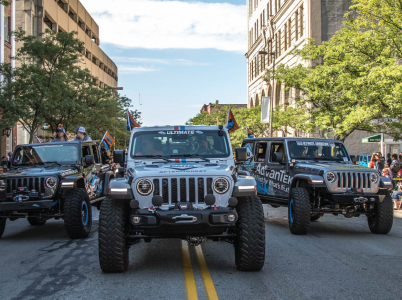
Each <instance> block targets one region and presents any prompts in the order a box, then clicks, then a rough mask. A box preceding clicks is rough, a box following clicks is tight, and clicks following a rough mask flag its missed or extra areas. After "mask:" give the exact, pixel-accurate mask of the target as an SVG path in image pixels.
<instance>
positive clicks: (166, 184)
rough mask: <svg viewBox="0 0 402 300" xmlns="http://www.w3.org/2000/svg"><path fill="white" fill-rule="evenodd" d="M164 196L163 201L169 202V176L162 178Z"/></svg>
mask: <svg viewBox="0 0 402 300" xmlns="http://www.w3.org/2000/svg"><path fill="white" fill-rule="evenodd" d="M162 198H163V203H169V182H168V180H167V178H163V179H162Z"/></svg>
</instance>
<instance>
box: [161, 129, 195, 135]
mask: <svg viewBox="0 0 402 300" xmlns="http://www.w3.org/2000/svg"><path fill="white" fill-rule="evenodd" d="M167 134H194V130H183V131H176V130H175V131H168V132H167Z"/></svg>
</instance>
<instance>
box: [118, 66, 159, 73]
mask: <svg viewBox="0 0 402 300" xmlns="http://www.w3.org/2000/svg"><path fill="white" fill-rule="evenodd" d="M118 68H119V74H133V73H142V72H154V71H157V70H156V69H154V68H147V67H120V66H119V67H118Z"/></svg>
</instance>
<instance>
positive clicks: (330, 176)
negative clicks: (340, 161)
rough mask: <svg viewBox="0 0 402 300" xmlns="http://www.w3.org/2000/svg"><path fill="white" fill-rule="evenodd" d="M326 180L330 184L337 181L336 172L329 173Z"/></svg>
mask: <svg viewBox="0 0 402 300" xmlns="http://www.w3.org/2000/svg"><path fill="white" fill-rule="evenodd" d="M326 178H327V181H328V182H329V183H333V182H335V181H336V175H335V173H334V172H328V173H327V175H326Z"/></svg>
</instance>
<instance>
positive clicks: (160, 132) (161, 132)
mask: <svg viewBox="0 0 402 300" xmlns="http://www.w3.org/2000/svg"><path fill="white" fill-rule="evenodd" d="M158 133H159V134H166V132H164V131H159V132H158Z"/></svg>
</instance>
